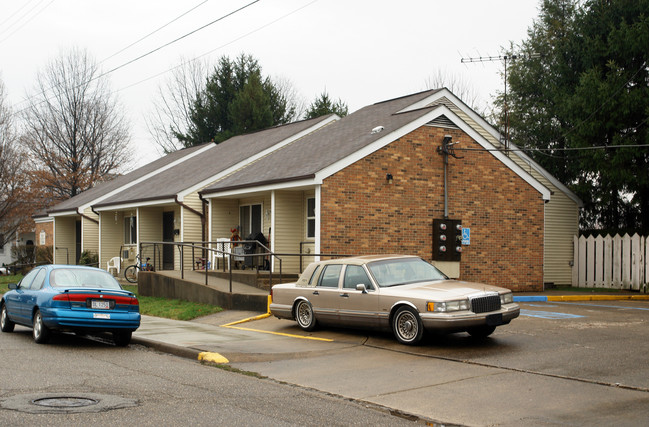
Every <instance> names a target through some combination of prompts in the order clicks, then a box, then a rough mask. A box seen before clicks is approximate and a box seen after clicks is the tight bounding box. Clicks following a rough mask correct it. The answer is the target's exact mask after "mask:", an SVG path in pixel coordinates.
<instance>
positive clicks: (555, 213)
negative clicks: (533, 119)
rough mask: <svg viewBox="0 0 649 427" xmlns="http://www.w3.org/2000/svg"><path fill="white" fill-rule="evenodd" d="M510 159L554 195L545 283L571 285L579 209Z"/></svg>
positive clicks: (544, 180)
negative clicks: (573, 240)
mask: <svg viewBox="0 0 649 427" xmlns="http://www.w3.org/2000/svg"><path fill="white" fill-rule="evenodd" d="M439 103H441V104H444V105H446V106H447V107H449V108H450V109H451V110H453V112H454V113H456V114H457V115H458V116H459V117H460V118H461V119H462V120H464V121H465V122H466V123H467V124H468V125H469V126H471V127H472V128H473V129H474V130H475V131H476V132H478V133H479V134H480V135H481V136H482V137H484V138H485V139H486V140H487V141H489V142H490V143H491V144H492V145H493V146H494V147H500V146H502V144H501V143H500V141H498V140H497V139H496V138H494V137H493V135H491V134H490V133H489V132H487V130H485V129H483V128H482V127H481V126H479V125H478V124H477V123H476V122H475V121H473V119H471V118H470V117H469V116H468V115H467V114H465V113H464V112H463V111H462V110H460V109H459V108H457V107H456V106H455V105H454V104H452V103H451V102H449V101H448V100H447V99H446V98H442V99H440V102H439ZM510 158H511V160H513V161H514V162H515V163H516V164H517V165H518V166H520V167H521V168H522V169H523V170H524V171H525V172H527V173H529V174H530V175H532V177H534V179H536V180H537V181H539V182H540V183H541V184H543V185H544V186H545V187H546V188H548V189H549V190H550V191H551V192H552V196H551V198H550V201H549V202H548V203H546V204H545V226H544V236H543V241H544V248H543V265H544V267H543V282H544V283H555V284H570V283H571V280H572V276H571V275H572V269H571V267H570V264H569V262H570V261H572V259H573V256H572V252H573V247H572V236H574V235H576V234H577V233H578V232H579V218H578V217H579V207H578V205H577V203H576V202H575V201H574V200H572V199H571V198H570V197H568V196H567V195H566V193H564V192H563V191H562V190H561V189H559V188H558V187H556V186H555V185H554V184H552V182H550V180H549V179H548V178H546V177H545V176H543V175H542V174H541V173H539V172H538V171H537V170H536V169H534V168H532V167H531V166H530V165H529V164H528V163H527V162H525V160H523V159H522V158H521V157H519V156H517V155H515V154H514V155H510Z"/></svg>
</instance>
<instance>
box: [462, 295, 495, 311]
mask: <svg viewBox="0 0 649 427" xmlns="http://www.w3.org/2000/svg"><path fill="white" fill-rule="evenodd" d="M469 301H470V302H471V311H472V312H474V313H487V312H489V311H495V310H500V295H498V294H496V295H487V296H481V297H475V298H469Z"/></svg>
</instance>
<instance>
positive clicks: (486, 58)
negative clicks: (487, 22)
mask: <svg viewBox="0 0 649 427" xmlns="http://www.w3.org/2000/svg"><path fill="white" fill-rule="evenodd" d="M521 57H525V58H528V59H532V58H540V57H541V54H540V53H531V54H528V55H517V54H509V55H498V56H478V57H473V58H462V59H461V60H460V62H461V63H462V64H466V63H470V62H494V61H502V62H503V64H504V67H505V75H504V81H503V83H504V86H505V92H504V97H503V112H504V115H505V118H504V120H503V121H504V123H505V132H504V133H502V134H501V135H502V137H503V138H504V141H501V142H502V144H503V145H504V147H505V155H507V156H509V109H508V106H507V63H508V61H514V60H516V59H518V58H521Z"/></svg>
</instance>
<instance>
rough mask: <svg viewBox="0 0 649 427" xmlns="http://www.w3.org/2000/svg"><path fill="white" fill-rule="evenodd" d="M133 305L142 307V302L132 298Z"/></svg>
mask: <svg viewBox="0 0 649 427" xmlns="http://www.w3.org/2000/svg"><path fill="white" fill-rule="evenodd" d="M131 305H140V301H138V300H137V297H132V298H131Z"/></svg>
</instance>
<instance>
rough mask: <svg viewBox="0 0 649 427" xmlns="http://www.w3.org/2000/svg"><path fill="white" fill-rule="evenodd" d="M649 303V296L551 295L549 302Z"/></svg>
mask: <svg viewBox="0 0 649 427" xmlns="http://www.w3.org/2000/svg"><path fill="white" fill-rule="evenodd" d="M622 300H634V301H649V295H550V296H548V301H622Z"/></svg>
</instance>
